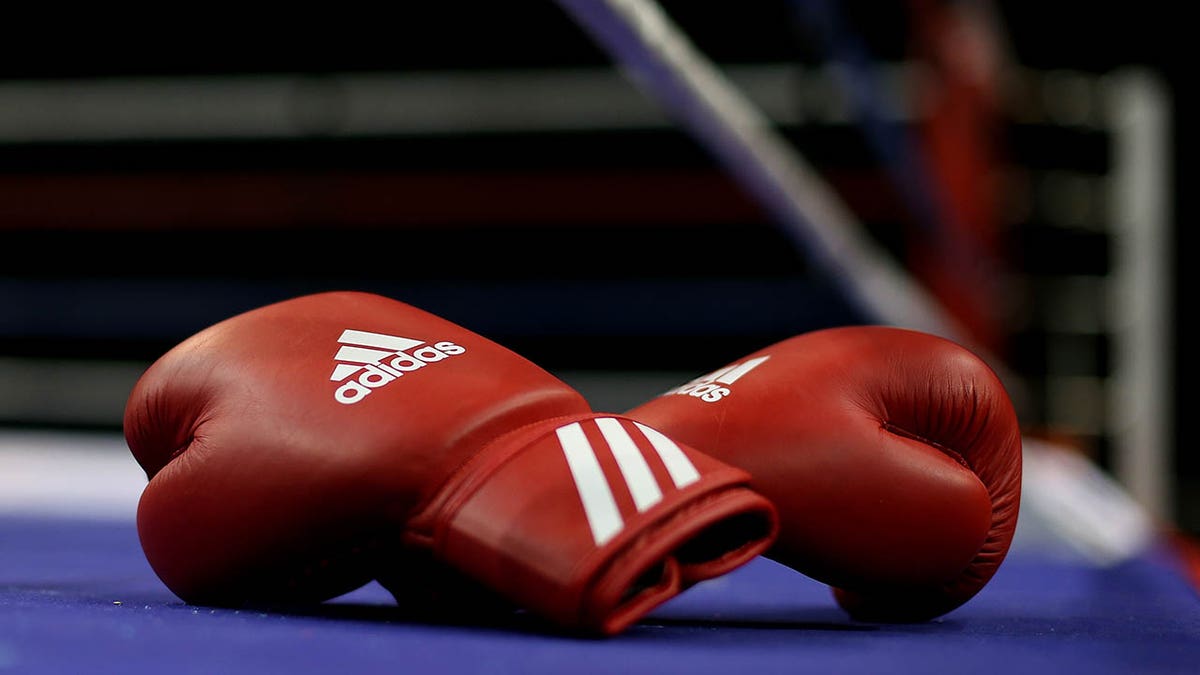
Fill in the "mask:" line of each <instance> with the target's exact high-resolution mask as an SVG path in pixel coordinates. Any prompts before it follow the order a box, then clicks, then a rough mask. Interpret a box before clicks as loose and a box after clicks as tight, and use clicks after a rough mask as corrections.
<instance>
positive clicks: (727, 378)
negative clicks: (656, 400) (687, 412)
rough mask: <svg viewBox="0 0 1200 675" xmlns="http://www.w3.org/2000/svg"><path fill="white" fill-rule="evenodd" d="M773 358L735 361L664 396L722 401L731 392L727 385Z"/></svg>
mask: <svg viewBox="0 0 1200 675" xmlns="http://www.w3.org/2000/svg"><path fill="white" fill-rule="evenodd" d="M769 358H771V357H770V356H769V355H768V356H760V357H758V358H754V359H750V360H748V361H742V362H741V363H735V364H733V365H731V366H726V367H724V368H721V369H720V370H715V371H713V372H711V373H709V374H707V375H705V376H703V377H698V378H696V379H694V380H692V381H691V382H688V383H687V384H685V385H683V386H681V387H676V388H674V389H671V390H670V391H666V392H663V396H667V395H669V394H682V395H685V396H693V397H695V398H698V399H700V400H701V401H705V402H708V403H714V402H716V401H720V400H721V399H723V398H725V397H726V396H728V395H729V394H730V393H731V390H730V389H729V387H727V386H722V385H732V384H733V383H734V382H737V381H738V380H739V379H741V378H742V377H743V376H745V375H746V373H749V372H750V371H752V370H754V369H755V368H757V367H759V366H760V365H762V364H763V362H764V361H766V360H767V359H769Z"/></svg>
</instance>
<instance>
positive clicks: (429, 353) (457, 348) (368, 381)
mask: <svg viewBox="0 0 1200 675" xmlns="http://www.w3.org/2000/svg"><path fill="white" fill-rule="evenodd" d="M360 335H361V333H360ZM413 342H415V341H413ZM418 344H420V343H418ZM345 350H346V348H345V347H343V352H339V358H343V359H344V358H345V357H344V356H342V354H343V353H344V352H345ZM466 351H467V349H466V347H463V346H461V345H457V344H455V343H453V342H449V341H442V342H438V343H435V344H433V345H423V346H421V347H419V348H417V349H411V350H410V351H389V352H383V353H379V355H378V358H377V360H376V359H375V358H372V359H371V360H370V361H369V362H359V363H357V364H354V365H350V364H345V363H343V364H340V365H339V368H347V369H349V370H351V371H352V374H353V377H352V379H344V377H349V375H347V376H344V377H338V371H335V374H334V376H333V377H331V378H330V379H334V380H342V381H343V383H342V384H341V385H340V386H339V387H338V388H337V390H336V391H335V392H334V394H333V397H334V400H336V401H337V402H338V403H342V404H345V405H351V404H354V403H358V402H359V401H361V400H363V399H364V398H366V397H367V396H369V395H370V394H371V392H372V391H374V390H375V389H379V388H380V387H383V386H386V385H388V384H390V383H392V382H394V381H396V380H397V379H399V378H401V377H403V376H404V375H405V373H411V372H413V371H416V370H420V369H421V368H424V367H425V366H427V365H429V364H431V363H437V362H438V361H442V360H444V359H448V358H450V357H452V356H457V355H459V354H463V353H465V352H466Z"/></svg>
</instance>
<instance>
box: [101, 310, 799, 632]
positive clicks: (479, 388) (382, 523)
mask: <svg viewBox="0 0 1200 675" xmlns="http://www.w3.org/2000/svg"><path fill="white" fill-rule="evenodd" d="M124 424H125V436H126V440H127V442H128V444H129V448H130V450H131V451H132V452H133V455H134V456H135V457H136V459H137V461H138V463H139V464H140V465H141V466H142V468H143V469H145V471H146V475H147V477H148V478H149V483H148V484H147V486H146V488H145V491H144V493H143V494H142V496H141V500H140V502H139V505H138V513H137V525H138V533H139V536H140V538H141V543H142V546H143V549H144V551H145V554H146V558H147V560H148V561H149V562H150V565H151V566H152V567H153V569H154V571H155V572H156V573H157V574H158V576H159V577H160V578H161V579H162V581H163V582H164V583H165V584H166V585H167V587H169V588H170V589H171V590H172V591H173V592H174V593H175V594H176V595H178V596H179V597H180V598H182V599H183V600H185V601H187V602H189V603H193V604H205V605H220V606H238V605H247V604H255V603H259V604H261V603H293V602H313V601H322V600H326V599H329V598H332V597H335V596H337V595H340V594H343V593H346V592H348V591H350V590H353V589H355V588H357V587H359V586H362V585H363V584H365V583H367V582H368V581H370V580H372V579H375V578H386V577H389V576H390V577H393V578H402V577H404V576H405V570H406V566H409V565H411V567H409V569H411V570H413V571H414V573H416V571H418V570H433V569H435V564H434V563H436V564H437V565H441V564H445V565H446V566H447V567H448V568H449V569H454V570H457V571H458V572H461V573H464V574H465V575H466V576H467V577H469V578H472V579H474V580H475V581H477V582H479V583H480V584H481V585H482V586H484V587H485V588H487V589H489V590H491V591H494V592H496V593H499V594H500V595H501V596H503V597H505V598H507V599H508V600H510V601H511V602H513V603H514V604H515V605H517V606H519V607H523V608H525V609H528V610H530V611H531V612H533V613H535V614H537V615H540V616H542V617H544V618H546V619H548V620H549V621H550V622H552V623H554V624H557V625H558V626H559V627H561V628H566V629H572V630H579V631H583V632H593V633H600V634H603V635H612V634H615V633H618V632H620V631H622V630H623V629H625V628H627V627H628V626H629V625H630V624H632V623H633V622H635V621H637V620H638V619H639V618H640V617H642V616H643V615H644V614H645V613H647V612H648V611H650V610H651V609H652V608H654V607H656V606H657V605H659V604H661V603H662V602H664V601H666V600H668V599H669V598H671V597H673V596H675V595H676V594H678V593H679V592H681V591H682V590H683V589H685V588H687V587H688V586H690V585H692V584H694V583H696V582H699V581H701V580H704V579H708V578H711V577H714V576H717V575H720V574H724V573H726V572H729V571H731V570H733V569H735V568H737V567H739V566H740V565H742V564H744V563H746V562H748V561H749V560H750V559H752V558H753V557H754V556H756V555H758V554H759V553H761V552H762V551H764V550H766V548H767V547H768V546H769V545H770V543H771V542H772V541H773V540H774V536H775V534H776V532H777V520H776V517H775V512H774V509H773V507H772V505H771V504H770V502H768V501H767V500H766V499H764V498H763V497H761V496H760V495H757V494H755V493H754V492H752V491H751V490H749V489H748V488H747V487H746V484H747V483H748V481H749V476H748V475H747V474H746V473H745V472H744V471H742V470H740V469H735V468H733V467H730V466H728V465H725V464H723V463H721V462H718V461H716V460H714V459H712V458H710V457H707V456H705V455H702V454H700V453H698V452H696V451H695V450H693V449H692V448H689V447H686V446H683V445H679V444H676V443H674V442H672V441H671V440H670V439H668V438H667V437H665V436H663V435H662V434H660V433H658V432H656V431H654V430H653V429H651V428H649V427H648V426H645V425H643V424H641V423H638V422H634V421H632V420H630V419H627V418H624V417H622V416H619V415H604V414H599V413H595V412H592V411H591V410H590V409H589V407H588V405H587V404H586V402H585V401H584V400H583V398H582V397H581V395H580V394H579V393H578V392H576V391H575V390H573V389H572V388H570V387H568V386H567V385H566V384H565V383H563V382H562V381H560V380H559V379H557V378H555V377H554V376H552V375H550V374H549V373H547V372H546V371H544V370H542V369H541V368H539V367H537V366H535V365H534V364H532V363H530V362H529V361H527V360H526V359H524V358H522V357H520V356H518V355H517V354H515V353H513V352H511V351H509V350H507V349H505V348H504V347H501V346H500V345H498V344H496V343H494V342H491V341H489V340H487V339H485V338H483V337H481V336H479V335H477V334H475V333H472V332H471V331H468V330H466V329H464V328H462V327H460V326H458V325H455V324H453V323H451V322H449V321H446V320H444V319H441V318H438V317H436V316H434V315H432V314H429V313H427V312H424V311H422V310H419V309H416V308H414V307H411V306H409V305H406V304H404V303H401V302H398V301H395V300H391V299H388V298H384V297H381V296H378V295H372V294H367V293H357V292H331V293H320V294H315V295H309V296H304V297H299V298H295V299H291V300H287V301H283V302H279V303H276V304H272V305H268V306H266V307H262V308H259V309H255V310H252V311H249V312H246V313H244V314H241V315H238V316H235V317H233V318H230V319H227V320H225V321H222V322H220V323H218V324H216V325H214V326H211V327H209V328H207V329H205V330H203V331H201V332H200V333H198V334H196V335H194V336H192V337H191V338H188V339H187V340H185V341H184V342H182V343H181V344H179V345H178V346H176V347H175V348H173V349H172V350H170V351H169V352H167V353H166V354H164V355H163V356H162V357H161V358H160V359H159V360H158V361H157V362H155V363H154V364H153V365H151V367H150V368H149V369H148V370H147V371H146V372H145V373H144V374H143V376H142V377H141V379H140V380H139V381H138V382H137V384H136V385H135V387H134V389H133V391H132V393H131V395H130V397H129V400H128V402H127V405H126V409H125V420H124ZM414 581H415V582H416V583H420V581H419V580H413V579H408V580H407V582H408V583H413V582H414Z"/></svg>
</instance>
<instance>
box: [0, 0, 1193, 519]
mask: <svg viewBox="0 0 1200 675" xmlns="http://www.w3.org/2000/svg"><path fill="white" fill-rule="evenodd" d="M585 4H586V3H562V4H559V3H555V2H549V1H545V2H525V3H413V4H412V5H409V6H404V7H403V8H402V9H397V10H395V12H394V13H389V14H388V15H381V14H379V13H378V10H377V9H373V8H371V7H369V6H365V5H364V6H360V7H356V6H353V5H350V6H342V5H339V6H338V9H337V12H336V13H334V12H332V11H327V12H322V13H313V14H311V15H305V16H298V15H295V16H293V15H287V16H267V15H263V16H252V15H248V14H246V10H245V8H239V12H238V13H236V14H234V13H228V14H222V13H220V11H218V10H217V9H215V8H212V7H209V6H208V5H205V6H203V7H200V6H196V7H188V6H186V5H185V6H182V7H176V8H175V9H173V10H172V12H173V13H172V15H171V16H169V17H168V16H166V15H165V14H156V15H149V14H131V15H129V16H121V15H116V14H112V13H107V14H103V15H101V14H96V15H91V16H89V15H86V14H76V15H73V16H71V17H70V19H69V20H66V18H65V17H61V16H34V15H32V14H29V15H22V14H19V13H14V14H13V15H12V16H11V17H10V18H9V19H8V20H7V22H6V24H7V25H6V31H5V32H6V36H5V37H6V41H5V43H4V44H3V46H0V49H2V50H3V56H4V58H3V59H0V265H2V266H0V425H3V427H8V428H13V429H29V428H37V429H54V430H65V431H71V430H79V431H100V432H114V433H115V432H117V431H119V429H120V423H121V412H122V409H123V405H124V400H125V396H126V395H127V394H128V391H129V389H130V387H131V386H132V385H133V382H134V381H135V380H136V378H137V377H138V375H140V373H141V371H142V369H144V368H145V367H146V366H147V365H149V363H150V362H151V361H152V360H153V359H154V358H156V357H157V356H158V355H159V354H161V353H162V352H163V351H165V350H166V349H168V348H169V347H170V346H172V345H173V344H175V343H176V342H178V341H179V340H181V339H183V338H185V337H187V336H188V335H190V334H192V333H193V332H195V331H197V330H199V329H201V328H203V327H205V326H207V325H210V324H212V323H215V322H216V321H219V320H221V319H224V318H226V317H228V316H231V315H233V314H235V313H237V312H240V311H243V310H247V309H251V308H254V307H257V306H260V305H263V304H266V303H268V302H273V301H275V300H281V299H284V298H287V297H292V296H295V295H299V294H302V293H308V292H314V291H321V290H333V289H357V290H367V291H374V292H378V293H383V294H385V295H389V296H392V297H395V298H397V299H400V300H404V301H406V302H409V303H411V304H414V305H417V306H419V307H422V308H424V309H427V310H429V311H432V312H434V313H437V314H440V315H442V316H444V317H446V318H448V319H450V320H453V321H456V322H458V323H460V324H462V325H464V326H466V327H468V328H471V329H473V330H475V331H476V332H479V333H482V334H484V335H486V336H488V337H490V338H492V339H494V340H497V341H499V342H501V343H502V344H505V345H507V346H509V347H511V348H513V349H516V350H517V351H519V352H522V353H523V354H525V355H526V356H528V357H530V358H532V359H533V360H534V361H536V362H538V363H539V364H541V365H542V366H544V367H546V368H547V369H549V370H551V371H552V372H555V373H556V374H559V375H560V376H562V377H563V378H564V379H566V380H567V381H569V382H571V383H572V384H575V385H576V386H578V387H579V388H580V389H581V390H583V391H584V393H585V394H587V395H588V396H589V397H590V398H591V399H592V401H593V404H594V406H595V407H596V408H599V409H607V410H613V411H619V410H622V409H624V408H627V407H631V406H633V405H635V404H637V403H638V402H640V401H641V400H643V399H645V398H647V397H649V396H653V395H655V394H656V393H658V392H660V391H662V390H664V389H666V388H668V387H671V386H675V385H677V384H680V383H681V382H683V381H685V380H687V379H691V378H693V377H696V376H698V375H701V374H703V373H706V372H709V371H711V370H713V369H715V368H717V367H719V366H721V365H723V364H725V363H727V362H728V361H730V360H733V359H735V358H738V357H739V356H741V355H743V354H745V353H747V352H750V351H753V350H757V349H759V348H761V347H763V346H766V345H767V344H769V343H771V342H774V341H777V340H780V339H783V338H786V337H789V336H791V335H793V334H796V333H799V332H804V331H809V330H815V329H819V328H822V327H828V326H833V325H844V324H853V323H873V322H880V321H884V320H892V319H894V318H895V316H896V315H897V313H899V319H898V320H897V322H899V323H905V324H908V323H910V322H909V321H907V320H906V318H907V317H906V316H905V315H904V314H903V311H904V307H905V306H906V305H905V301H907V300H911V299H912V298H913V297H916V298H917V299H925V298H928V299H929V300H931V301H932V302H933V303H934V307H935V309H936V311H935V315H936V316H937V317H939V318H948V319H950V320H951V324H950V325H952V326H953V328H952V330H953V335H954V336H955V337H957V338H960V339H961V340H962V341H964V342H966V343H969V344H970V345H971V346H972V347H974V348H977V349H979V350H980V352H981V353H984V354H986V355H987V357H988V358H989V360H990V361H991V362H992V363H993V364H994V365H995V366H996V367H997V368H998V370H1000V371H1001V372H1002V373H1003V376H1004V378H1005V380H1006V382H1007V384H1008V385H1009V386H1010V388H1011V391H1012V393H1013V395H1014V398H1015V399H1016V400H1017V403H1018V408H1019V413H1020V415H1021V418H1022V421H1023V423H1024V425H1025V430H1026V433H1027V434H1028V436H1029V437H1030V438H1034V439H1046V440H1049V441H1053V442H1055V443H1061V444H1064V445H1067V446H1069V447H1071V448H1074V449H1076V450H1078V452H1079V453H1080V454H1081V455H1083V456H1086V457H1087V458H1089V459H1091V460H1092V461H1094V462H1095V465H1096V466H1098V467H1100V468H1101V469H1102V470H1103V471H1105V472H1107V473H1108V474H1110V475H1112V476H1113V477H1114V478H1115V480H1116V481H1117V482H1118V483H1119V484H1121V485H1122V486H1123V487H1124V488H1126V489H1127V490H1128V491H1129V493H1130V494H1131V495H1132V496H1133V497H1134V498H1135V499H1136V500H1137V501H1138V502H1139V503H1140V504H1142V505H1143V506H1144V507H1145V508H1146V509H1147V510H1148V511H1150V512H1151V513H1153V514H1155V515H1156V516H1157V517H1160V518H1162V519H1163V520H1164V521H1166V522H1169V523H1177V524H1178V525H1179V527H1180V528H1181V529H1182V530H1184V531H1187V532H1191V533H1200V491H1198V490H1197V485H1198V483H1200V461H1198V460H1197V459H1196V458H1195V457H1194V456H1193V453H1191V452H1190V448H1189V447H1188V446H1186V443H1185V441H1186V435H1185V434H1181V433H1180V432H1179V430H1178V427H1179V425H1178V424H1177V422H1176V419H1177V410H1178V409H1180V407H1181V402H1182V401H1181V395H1180V394H1179V393H1178V392H1179V390H1180V389H1181V387H1180V386H1179V383H1180V382H1186V381H1187V375H1186V373H1190V372H1192V371H1193V370H1194V367H1193V366H1192V363H1191V361H1192V357H1191V356H1190V355H1189V354H1188V353H1187V350H1186V349H1185V348H1183V347H1185V346H1186V345H1187V344H1189V343H1190V338H1191V333H1190V329H1189V328H1188V327H1186V326H1185V325H1184V324H1185V321H1183V320H1182V319H1183V318H1184V317H1186V311H1185V307H1184V299H1185V298H1186V294H1185V292H1184V290H1183V289H1184V288H1185V285H1184V283H1185V277H1186V276H1188V274H1187V264H1186V259H1185V258H1184V257H1183V256H1184V255H1185V254H1186V251H1188V250H1190V242H1191V237H1192V235H1190V233H1189V228H1187V227H1181V225H1182V224H1183V223H1187V222H1188V219H1189V217H1190V210H1191V206H1190V204H1189V203H1188V198H1189V194H1188V192H1189V191H1188V190H1187V189H1186V184H1185V183H1182V182H1181V179H1182V178H1183V176H1184V175H1185V172H1184V170H1183V169H1184V163H1183V161H1182V160H1183V159H1184V156H1183V155H1184V153H1183V152H1182V150H1181V149H1182V148H1183V147H1185V143H1184V141H1185V139H1186V138H1187V137H1188V136H1189V135H1190V131H1189V130H1188V129H1187V128H1185V126H1184V124H1183V122H1184V121H1185V120H1186V119H1188V112H1189V108H1188V107H1187V106H1188V105H1189V103H1190V102H1189V101H1188V99H1187V98H1186V96H1187V95H1188V94H1189V92H1188V87H1187V84H1188V83H1187V81H1186V80H1184V79H1183V77H1184V75H1183V66H1182V65H1181V63H1182V61H1181V60H1180V59H1178V58H1177V57H1178V52H1179V48H1180V46H1181V42H1182V41H1181V38H1180V36H1181V33H1182V28H1181V24H1182V23H1183V22H1182V20H1181V12H1179V11H1178V10H1174V9H1172V7H1173V5H1171V4H1168V3H1155V2H1152V3H1141V4H1139V5H1137V7H1136V8H1134V9H1136V11H1133V10H1131V8H1130V7H1129V6H1118V7H1107V6H1101V5H1100V4H1097V3H1084V2H1059V3H1026V2H1013V3H987V2H967V1H948V0H940V1H939V0H913V1H911V2H866V1H862V0H845V1H843V2H818V1H816V0H811V1H807V2H800V1H787V0H762V1H759V2H752V3H736V4H735V3H696V2H683V1H679V0H661V2H659V3H658V5H656V7H658V8H660V9H661V10H662V12H664V15H665V16H666V17H667V18H668V19H669V21H670V22H671V24H672V25H673V26H674V27H675V28H677V29H678V30H679V31H680V33H681V34H683V35H685V36H686V37H687V39H688V40H689V41H690V43H691V46H692V47H693V48H694V49H696V50H697V51H698V53H699V54H701V55H703V56H704V57H705V58H706V59H709V60H711V65H712V66H713V67H715V68H716V71H717V72H718V73H720V74H721V75H722V76H723V77H724V78H727V81H726V83H727V84H729V85H730V86H733V87H735V90H736V91H737V92H738V93H739V94H740V95H741V96H744V97H745V100H746V102H748V104H749V105H750V109H751V110H753V111H756V112H757V113H759V114H761V115H762V116H763V117H762V118H763V119H764V120H767V121H769V122H770V123H771V124H772V125H773V128H774V130H775V131H776V132H777V135H776V136H772V137H770V139H769V140H771V141H772V142H775V143H777V145H774V146H771V145H769V146H768V147H769V148H771V150H772V151H773V152H781V153H784V155H783V156H785V157H787V158H789V159H790V160H791V161H795V162H798V163H799V165H800V166H802V167H806V168H807V169H808V171H807V172H806V173H804V174H803V177H804V179H805V180H806V181H807V182H805V183H803V186H807V187H809V188H812V189H816V190H817V192H815V193H813V194H816V195H818V196H820V199H819V200H818V201H817V202H816V203H814V202H812V200H811V199H809V200H808V201H807V202H806V199H801V198H798V199H797V201H798V202H800V204H799V205H798V206H797V205H789V206H785V207H781V206H780V205H779V203H770V202H769V200H764V192H763V191H762V190H761V189H759V188H761V183H758V184H755V182H754V180H753V174H754V171H753V170H751V169H753V167H751V169H748V168H747V162H749V163H750V164H753V161H752V159H746V158H745V157H743V158H742V163H741V164H738V163H737V162H736V161H731V156H730V155H728V154H724V155H723V154H722V153H721V152H720V151H715V150H718V149H719V148H718V146H719V143H718V140H719V134H717V133H715V132H714V131H713V130H712V128H711V127H710V128H709V129H708V132H707V133H706V132H705V130H704V126H703V125H702V124H696V123H695V120H691V123H689V120H688V119H687V118H686V108H687V102H686V101H683V100H681V99H680V97H679V96H678V95H677V93H676V94H675V95H672V94H671V93H670V90H669V89H666V88H664V86H665V85H664V83H663V82H662V81H657V82H656V81H655V80H653V79H652V78H651V79H646V78H644V77H639V76H644V75H646V72H639V70H638V65H639V64H638V62H636V61H626V62H622V61H621V57H622V56H624V57H630V56H631V55H633V52H632V51H625V52H619V51H613V43H611V42H610V43H606V42H605V41H604V40H601V39H597V35H596V34H594V33H593V32H592V29H594V28H596V25H597V24H591V25H589V24H588V23H587V21H584V20H581V17H580V16H579V15H576V14H573V13H572V12H571V11H568V7H575V8H579V7H581V6H584V5H585ZM595 5H596V7H605V6H606V5H604V4H602V3H595ZM595 16H597V15H593V18H595ZM610 18H611V17H610ZM618 64H621V67H618ZM642 65H645V64H644V63H642ZM718 90H719V87H718ZM789 153H790V154H789ZM759 168H761V167H759ZM785 185H791V184H790V183H785ZM814 186H815V187H814ZM1181 186H1182V187H1181ZM822 190H825V191H826V192H823V191H822ZM806 194H807V193H806ZM829 204H832V205H835V206H837V207H838V208H840V209H841V210H838V209H834V211H833V214H834V216H835V217H833V218H832V219H829V218H827V216H828V215H829V213H830V212H829V211H828V210H827V209H826V210H823V209H822V208H817V207H819V206H826V205H829ZM810 207H812V210H811V211H810V210H809V208H810ZM789 209H790V210H789ZM823 219H824V220H825V221H826V222H824V223H823V224H822V222H821V221H822V220H823ZM822 226H824V227H826V228H829V227H832V228H833V230H834V231H840V232H843V233H844V232H854V233H856V236H860V237H861V239H856V240H855V241H857V242H859V245H860V246H862V247H864V248H863V250H866V251H868V252H870V253H871V255H866V256H858V257H855V256H849V257H847V258H845V259H843V258H841V257H839V256H838V255H832V254H831V252H830V250H828V247H827V246H826V244H824V243H822V242H821V241H820V240H819V238H818V239H816V240H814V238H813V234H812V233H813V232H814V231H819V230H820V229H821V227H822ZM831 255H832V258H831ZM880 270H887V271H888V273H887V274H884V275H882V276H883V282H884V283H883V284H882V286H884V287H885V288H887V287H889V286H894V288H892V289H891V290H892V291H894V294H895V297H892V296H889V295H888V294H887V293H882V294H881V293H876V292H874V291H873V290H872V289H865V290H864V289H863V288H862V287H860V286H859V284H858V283H856V281H861V280H865V279H870V278H874V277H875V276H878V275H879V272H880ZM893 272H896V273H899V274H901V275H902V276H900V277H898V278H900V279H903V280H905V281H906V282H907V281H911V282H912V283H913V284H914V286H913V288H912V289H909V288H908V287H907V286H905V285H904V284H898V285H897V284H894V283H889V282H888V280H889V279H890V278H891V277H889V276H888V275H889V274H892V273H893ZM892 299H894V300H895V301H896V302H891V301H890V300H892ZM926 318H927V317H926V316H924V315H921V316H917V315H913V316H912V321H911V324H912V325H914V327H918V328H921V327H926V326H928V325H930V324H927V323H926V322H925V321H926ZM3 470H4V469H3V468H2V467H0V471H3Z"/></svg>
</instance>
